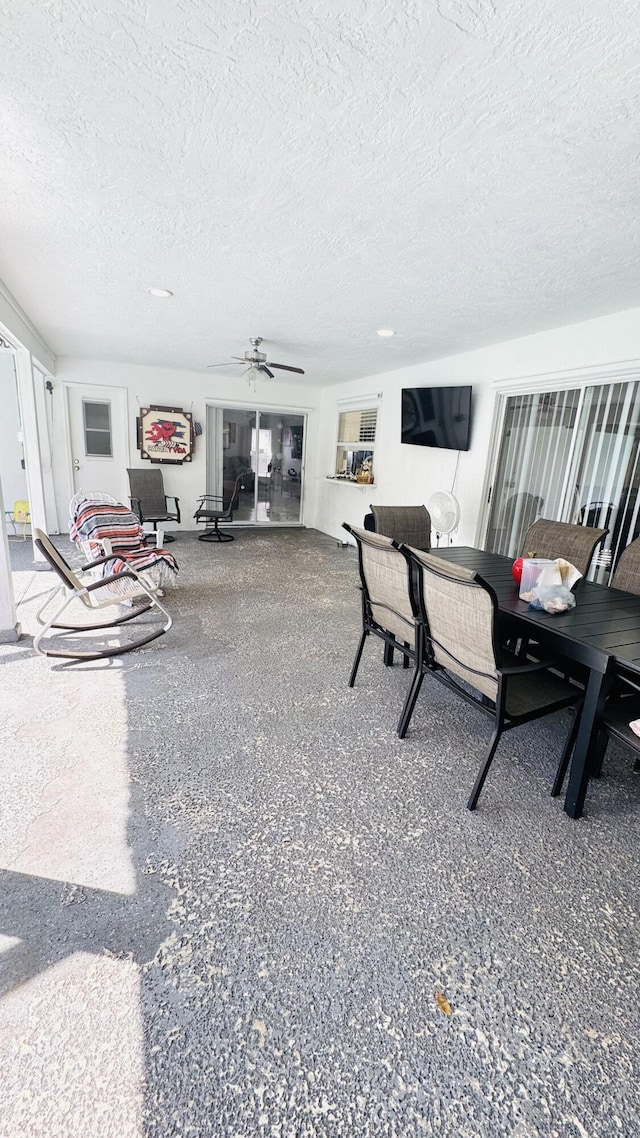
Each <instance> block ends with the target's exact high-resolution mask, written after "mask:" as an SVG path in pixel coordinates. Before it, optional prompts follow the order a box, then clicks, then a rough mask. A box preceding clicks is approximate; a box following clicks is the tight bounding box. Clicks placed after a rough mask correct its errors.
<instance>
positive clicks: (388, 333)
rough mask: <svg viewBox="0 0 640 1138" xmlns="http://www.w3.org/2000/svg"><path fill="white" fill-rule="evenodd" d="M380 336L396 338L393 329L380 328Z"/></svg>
mask: <svg viewBox="0 0 640 1138" xmlns="http://www.w3.org/2000/svg"><path fill="white" fill-rule="evenodd" d="M378 335H379V336H395V332H394V330H393V328H378Z"/></svg>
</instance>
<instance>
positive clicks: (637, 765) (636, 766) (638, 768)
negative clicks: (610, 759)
mask: <svg viewBox="0 0 640 1138" xmlns="http://www.w3.org/2000/svg"><path fill="white" fill-rule="evenodd" d="M633 769H634V771H640V759H636V761H635V763H634V764H633Z"/></svg>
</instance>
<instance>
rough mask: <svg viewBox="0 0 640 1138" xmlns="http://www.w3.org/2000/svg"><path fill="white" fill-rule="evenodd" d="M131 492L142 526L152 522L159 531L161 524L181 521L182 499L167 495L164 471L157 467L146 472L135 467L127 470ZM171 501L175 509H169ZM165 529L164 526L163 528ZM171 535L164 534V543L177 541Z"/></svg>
mask: <svg viewBox="0 0 640 1138" xmlns="http://www.w3.org/2000/svg"><path fill="white" fill-rule="evenodd" d="M127 474H128V475H129V488H130V490H131V498H130V501H131V508H132V510H133V511H134V513H136V514H137V515H138V517H139V519H140V524H141V525H144V524H145V523H146V522H150V523H151V525H152V526H153V528H154V530H157V528H158V523H159V522H179V521H180V499H179V498H176V497H175V495H173V494H165V492H164V480H163V477H162V471H161V470H158V469H157V467H155V468H153V469H151V470H145V469H142V468H138V467H133V468H131V469H128V470H127ZM169 500H171V501H172V502H173V509H172V510H170V509H169ZM162 528H163V529H164V526H163V527H162ZM175 540H176V539H175V537H174V536H173V534H171V533H165V534H164V542H165V543H166V542H168V541H175Z"/></svg>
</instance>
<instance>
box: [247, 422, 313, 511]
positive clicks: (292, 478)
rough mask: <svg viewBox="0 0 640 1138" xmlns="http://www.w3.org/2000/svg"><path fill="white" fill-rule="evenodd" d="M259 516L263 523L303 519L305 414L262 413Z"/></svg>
mask: <svg viewBox="0 0 640 1138" xmlns="http://www.w3.org/2000/svg"><path fill="white" fill-rule="evenodd" d="M259 435H260V448H261V449H260V467H259V475H258V501H257V516H258V521H260V522H272V523H274V524H280V525H287V524H289V525H292V524H295V523H296V522H299V521H300V510H301V489H302V452H303V444H304V416H302V415H293V414H286V413H284V412H272V411H261V412H260V429H259Z"/></svg>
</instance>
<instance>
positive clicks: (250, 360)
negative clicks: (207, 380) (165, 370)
mask: <svg viewBox="0 0 640 1138" xmlns="http://www.w3.org/2000/svg"><path fill="white" fill-rule="evenodd" d="M249 343H250V344H251V351H250V352H245V353H244V356H231V359H232V360H234V361H235V362H236V363H239V364H244V365H245V367H246V369H247V370H246V372H245V373H244V374H245V377H246V379H247V380H248V381H249V383H251V382H252V380H254V379H257V378H258V377H259V376H266V377H267V379H273V372H272V371H271V368H272V367H274V368H277V370H278V371H295V372H296V373H297V374H298V375H304V371H303V370H302V368H301V367H289V365H288V364H274V363H271V361H270V360H267V357H266V355H265V353H264V352H261V351H260V345H261V343H262V336H251V337H250V339H249ZM208 367H229V364H208Z"/></svg>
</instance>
